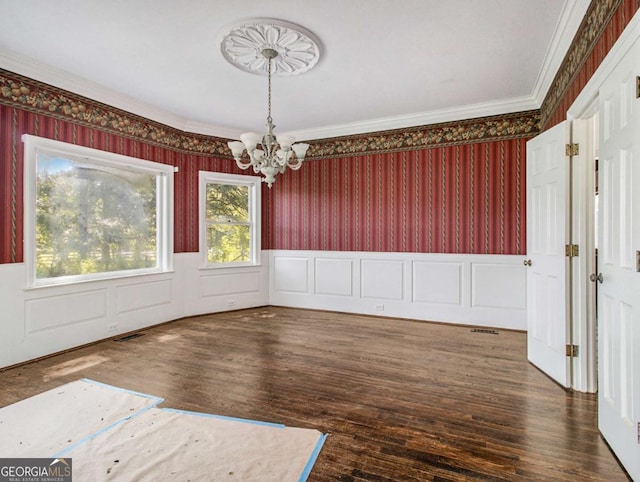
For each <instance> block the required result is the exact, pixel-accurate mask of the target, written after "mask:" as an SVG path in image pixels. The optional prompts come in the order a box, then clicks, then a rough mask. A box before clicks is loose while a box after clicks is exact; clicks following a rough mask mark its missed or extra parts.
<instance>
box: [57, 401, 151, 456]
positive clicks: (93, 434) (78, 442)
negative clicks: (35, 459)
mask: <svg viewBox="0 0 640 482" xmlns="http://www.w3.org/2000/svg"><path fill="white" fill-rule="evenodd" d="M158 403H159V402H158ZM156 405H157V404H153V405H149V406H148V407H144V408H141V409H140V410H138V411H137V412H134V413H132V414H131V415H127V416H126V417H124V418H121V419H120V420H117V421H115V422H113V423H112V424H111V425H107V426H106V427H104V428H102V429H100V430H98V431H97V432H94V433H92V434H90V435H87V436H86V437H85V438H83V439H80V440H78V441H77V442H76V443H74V444H72V445H70V446H68V447H67V448H66V449H63V450H61V451H60V452H58V453H57V454H53V455H52V456H51V457H53V458H56V459H57V458H61V457H63V456H64V454H66V453H68V452H70V451H71V450H73V449H75V448H76V447H79V446H80V445H82V444H84V443H87V442H88V441H89V440H93V439H94V438H96V437H98V436H99V435H102V434H103V433H105V432H107V431H109V430H111V429H112V428H114V427H117V426H118V425H120V424H121V423H124V422H126V421H127V420H131V419H132V418H134V417H137V416H139V415H142V414H143V413H144V412H146V411H148V410H151V409H152V408H155V406H156Z"/></svg>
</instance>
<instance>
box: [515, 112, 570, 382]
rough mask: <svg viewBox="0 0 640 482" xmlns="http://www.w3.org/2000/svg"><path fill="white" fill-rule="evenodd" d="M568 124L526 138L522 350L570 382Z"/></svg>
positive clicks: (559, 379) (551, 373)
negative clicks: (524, 326) (524, 332)
mask: <svg viewBox="0 0 640 482" xmlns="http://www.w3.org/2000/svg"><path fill="white" fill-rule="evenodd" d="M566 139H567V123H566V122H563V123H561V124H559V125H557V126H555V127H552V128H551V129H549V130H547V131H545V132H543V133H542V134H540V135H538V136H537V137H535V138H534V139H531V140H530V141H529V142H527V259H526V260H525V266H526V267H527V270H528V271H527V331H528V333H527V348H528V357H529V361H530V362H531V363H533V364H534V365H535V366H537V367H538V368H540V370H542V371H543V372H545V373H546V374H547V375H549V376H550V377H551V378H553V379H554V380H556V381H557V382H558V383H559V384H561V385H562V386H565V387H567V386H569V383H570V377H569V360H570V359H569V358H568V357H567V356H566V345H567V333H568V329H569V325H568V315H567V310H568V306H569V302H568V275H567V273H568V261H567V260H568V259H569V258H567V257H566V256H565V244H567V243H568V236H569V222H568V219H567V216H568V208H569V202H568V200H569V159H568V157H567V156H566V155H565V145H566V143H567V141H566Z"/></svg>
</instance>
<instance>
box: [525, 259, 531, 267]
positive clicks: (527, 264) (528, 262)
mask: <svg viewBox="0 0 640 482" xmlns="http://www.w3.org/2000/svg"><path fill="white" fill-rule="evenodd" d="M523 264H524V265H525V266H531V265H532V264H533V263H532V262H531V260H530V259H525V260H524V262H523Z"/></svg>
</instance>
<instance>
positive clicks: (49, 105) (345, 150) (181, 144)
mask: <svg viewBox="0 0 640 482" xmlns="http://www.w3.org/2000/svg"><path fill="white" fill-rule="evenodd" d="M0 104H5V105H9V106H12V107H19V108H22V109H25V110H27V111H31V112H36V113H39V114H45V115H48V116H51V117H55V118H59V119H63V120H66V121H70V122H75V123H78V124H81V125H85V126H88V127H92V128H97V129H101V130H105V131H109V132H113V133H116V134H118V135H122V136H125V137H129V138H134V139H139V140H142V141H145V142H149V143H151V144H155V145H158V146H162V147H166V148H170V149H176V150H180V151H183V152H187V153H192V154H201V155H211V156H215V157H219V158H224V159H231V156H230V153H229V150H228V147H227V139H222V138H219V137H214V136H206V135H200V134H193V133H189V132H184V131H181V130H179V129H176V128H173V127H169V126H166V125H164V124H161V123H158V122H154V121H152V120H149V119H146V118H144V117H140V116H137V115H135V114H131V113H128V112H126V111H123V110H120V109H116V108H115V107H111V106H108V105H106V104H102V103H100V102H97V101H94V100H91V99H88V98H86V97H82V96H80V95H77V94H73V93H71V92H68V91H65V90H62V89H59V88H56V87H53V86H50V85H47V84H45V83H42V82H39V81H36V80H33V79H30V78H28V77H24V76H22V75H19V74H15V73H12V72H9V71H6V70H2V69H0ZM539 120H540V119H539V111H537V110H533V111H527V112H521V113H515V114H506V115H498V116H491V117H484V118H479V119H472V120H464V121H456V122H447V123H442V124H433V125H429V126H421V127H411V128H406V129H397V130H392V131H385V132H376V133H369V134H359V135H353V136H346V137H338V138H331V139H323V140H317V141H311V148H310V149H309V153H308V154H307V158H308V159H324V158H330V157H344V156H353V155H366V154H373V153H376V154H380V153H385V152H396V151H403V150H411V149H423V148H427V147H433V146H449V145H455V144H467V143H473V142H486V141H492V140H500V139H514V138H518V137H525V136H527V137H533V136H534V135H536V134H537V133H538V126H539Z"/></svg>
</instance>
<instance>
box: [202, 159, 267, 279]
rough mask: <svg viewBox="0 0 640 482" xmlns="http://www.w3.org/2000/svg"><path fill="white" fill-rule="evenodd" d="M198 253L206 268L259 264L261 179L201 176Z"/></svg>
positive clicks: (230, 175)
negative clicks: (199, 252)
mask: <svg viewBox="0 0 640 482" xmlns="http://www.w3.org/2000/svg"><path fill="white" fill-rule="evenodd" d="M200 231H201V233H200V251H201V252H202V253H204V258H205V259H204V262H205V265H207V266H213V267H227V266H246V265H255V264H258V263H259V260H260V178H259V177H256V176H238V175H233V174H220V173H213V172H204V171H201V172H200Z"/></svg>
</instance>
